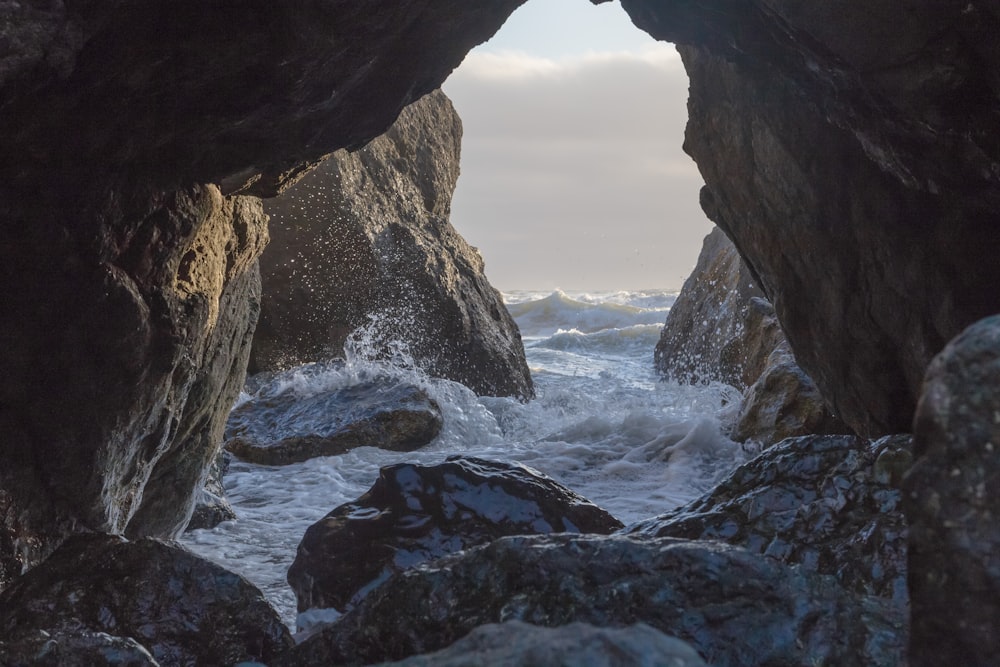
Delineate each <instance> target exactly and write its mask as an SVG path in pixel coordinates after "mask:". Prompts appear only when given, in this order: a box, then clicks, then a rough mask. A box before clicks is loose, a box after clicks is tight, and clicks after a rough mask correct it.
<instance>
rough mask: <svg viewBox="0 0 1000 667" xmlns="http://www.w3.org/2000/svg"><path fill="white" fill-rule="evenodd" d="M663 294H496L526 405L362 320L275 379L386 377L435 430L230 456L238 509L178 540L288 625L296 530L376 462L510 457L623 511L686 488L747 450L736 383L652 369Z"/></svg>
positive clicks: (698, 486)
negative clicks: (433, 362) (293, 454)
mask: <svg viewBox="0 0 1000 667" xmlns="http://www.w3.org/2000/svg"><path fill="white" fill-rule="evenodd" d="M674 296H675V295H674V294H673V293H670V292H665V291H646V292H614V293H606V294H582V293H581V294H577V293H573V294H567V293H564V292H561V291H559V292H555V293H553V294H548V295H546V294H539V293H531V292H518V293H512V294H508V295H505V298H506V300H507V302H508V305H509V307H510V309H511V312H512V314H513V315H514V316H515V319H516V320H517V322H518V325H519V326H520V327H521V331H522V335H523V337H524V343H525V351H526V354H527V356H528V362H529V365H530V367H531V372H532V376H533V378H534V381H535V389H536V392H537V398H536V399H534V400H532V401H530V402H528V403H521V402H519V401H517V400H515V399H509V398H497V397H477V396H476V395H475V394H474V393H473V392H472V391H470V390H469V389H467V388H466V387H464V386H462V385H460V384H457V383H454V382H449V381H447V380H440V379H435V378H430V377H428V376H427V375H425V374H423V373H422V372H421V371H420V370H419V369H418V368H417V366H416V364H415V363H414V360H413V357H412V356H411V355H410V354H409V351H408V350H407V349H406V347H405V346H404V345H402V344H400V343H398V342H395V341H386V340H384V339H383V337H381V336H380V333H379V332H380V331H384V330H385V328H384V327H382V326H381V325H382V323H381V322H380V321H379V320H378V319H377V318H376V319H373V320H372V321H371V322H370V323H369V325H368V326H366V327H363V328H362V329H360V330H359V331H357V332H355V334H354V335H352V337H351V341H350V343H349V345H348V346H347V347H348V349H347V350H346V354H345V363H344V364H338V365H332V364H314V365H308V366H304V367H301V368H299V369H296V370H294V371H292V372H290V373H287V374H285V375H284V376H282V382H285V383H286V384H287V388H288V390H294V391H295V392H297V393H298V395H302V396H308V395H310V394H311V393H315V392H318V391H328V390H331V389H337V388H341V387H345V386H349V385H351V384H355V383H358V382H362V381H367V380H371V379H373V378H376V377H384V376H390V377H394V378H398V379H400V380H402V381H406V382H410V383H412V384H416V385H418V386H420V387H421V388H423V389H424V390H425V391H427V392H428V393H429V394H430V395H431V396H432V397H433V398H434V399H435V400H436V401H437V402H438V404H439V405H440V406H441V409H442V412H443V414H444V424H445V425H444V429H443V430H442V432H441V434H440V435H439V436H438V437H437V438H436V439H435V440H434V442H432V443H431V444H430V445H428V446H426V447H424V448H423V449H421V450H419V451H416V452H410V453H400V452H390V451H384V450H380V449H376V448H374V447H362V448H360V449H356V450H354V451H351V452H349V453H347V454H344V455H341V456H335V457H324V458H317V459H312V460H309V461H305V462H303V463H297V464H293V465H289V466H283V467H266V466H258V465H253V464H249V463H243V462H239V461H234V463H233V465H232V466H231V468H230V471H229V473H228V474H227V476H226V479H225V486H226V489H227V492H228V494H229V499H230V502H231V503H232V504H233V507H234V508H235V509H236V512H237V514H238V515H239V517H240V518H239V519H238V520H236V521H229V522H226V523H223V524H221V525H220V526H218V527H216V528H214V529H212V530H198V531H193V532H191V533H187V534H186V535H185V537H184V542H185V543H186V544H187V546H189V547H190V548H191V549H193V550H194V551H196V552H198V553H200V554H202V555H204V556H206V557H208V558H211V559H212V560H215V561H217V562H219V563H220V564H222V565H224V566H226V567H228V568H230V569H232V570H235V571H237V572H239V573H241V574H243V575H244V576H246V577H247V578H248V579H250V580H251V581H253V582H254V583H255V584H257V585H258V586H260V587H261V589H262V590H263V591H264V593H265V595H267V596H268V598H269V599H270V600H271V601H272V603H273V604H274V605H275V606H276V607H277V609H278V610H279V612H280V613H281V614H282V617H283V618H284V619H285V620H286V622H288V623H289V624H290V625H292V624H293V623H294V619H295V597H294V594H293V593H292V591H291V589H290V588H289V587H288V585H287V584H286V583H285V573H286V571H287V569H288V567H289V565H291V562H292V560H293V559H294V557H295V550H296V548H297V546H298V543H299V540H300V539H301V537H302V535H303V533H304V532H305V530H306V528H308V527H309V526H310V525H311V524H312V523H314V522H316V521H318V520H319V519H320V518H322V517H323V516H324V515H325V514H326V513H328V512H329V511H330V510H332V509H333V508H335V507H337V506H338V505H340V504H342V503H345V502H349V501H351V500H354V499H355V498H357V497H358V496H360V495H361V494H362V493H364V492H365V491H367V490H368V488H369V487H370V486H371V485H372V483H374V481H375V479H376V477H377V474H378V469H379V468H380V467H382V466H386V465H392V464H395V463H401V462H404V461H408V462H414V463H422V464H432V463H437V462H440V461H443V460H444V459H445V458H446V457H447V456H449V455H452V454H468V455H472V456H478V457H482V458H486V459H493V460H500V461H519V462H522V463H525V464H527V465H529V466H531V467H533V468H535V469H537V470H540V471H541V472H543V473H545V474H547V475H549V476H551V477H553V478H555V479H556V480H558V481H559V482H561V483H563V484H565V485H566V486H568V487H570V488H571V489H573V490H575V491H577V492H578V493H581V494H582V495H584V496H586V497H587V498H589V499H590V500H592V501H593V502H595V503H597V504H598V505H600V506H602V507H604V508H605V509H607V510H608V511H610V512H611V513H612V514H614V515H615V516H617V517H618V518H619V519H621V520H622V521H624V522H625V523H629V522H633V521H637V520H640V519H643V518H647V517H650V516H653V515H656V514H659V513H662V512H664V511H666V510H668V509H671V508H673V507H676V506H677V505H679V504H682V503H684V502H687V501H688V500H691V499H693V498H695V497H697V496H698V495H700V494H701V493H703V492H704V491H706V490H708V489H709V488H711V486H712V485H713V484H714V483H715V482H717V481H718V480H719V479H720V478H721V477H722V476H723V475H725V474H726V473H727V472H728V471H729V470H731V469H732V468H733V467H735V466H736V465H738V464H739V463H741V462H743V461H744V460H745V459H746V458H747V453H746V452H744V450H743V449H742V448H741V447H740V446H739V445H738V444H736V443H734V442H732V441H731V440H729V439H728V438H727V437H725V435H724V433H726V432H728V430H729V428H730V427H731V425H732V422H733V420H734V419H735V415H736V412H737V411H738V409H739V401H740V395H739V393H738V392H737V391H736V390H735V389H733V388H732V387H729V386H726V385H721V384H716V385H708V386H682V385H678V384H674V383H664V382H659V381H658V379H657V378H656V376H655V374H654V371H653V363H652V353H653V346H654V345H655V342H656V338H657V336H658V335H659V328H660V327H661V326H662V323H663V320H664V318H665V317H666V313H667V311H668V310H669V307H670V305H671V304H672V303H673V299H674ZM387 351H388V353H387ZM246 398H247V397H246V396H244V397H242V400H246Z"/></svg>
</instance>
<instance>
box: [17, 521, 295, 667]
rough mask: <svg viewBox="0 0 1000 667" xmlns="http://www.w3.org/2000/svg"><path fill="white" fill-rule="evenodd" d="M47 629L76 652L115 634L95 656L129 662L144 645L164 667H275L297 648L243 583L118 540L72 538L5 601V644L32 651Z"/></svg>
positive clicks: (193, 560) (162, 547)
mask: <svg viewBox="0 0 1000 667" xmlns="http://www.w3.org/2000/svg"><path fill="white" fill-rule="evenodd" d="M40 630H42V631H45V632H47V633H48V634H50V635H51V636H53V637H56V638H60V637H61V638H64V639H62V640H59V641H58V642H57V643H59V644H62V643H63V641H65V640H68V641H69V646H70V647H73V646H77V647H79V646H80V644H79V643H78V642H85V643H86V644H90V640H91V639H99V638H98V635H99V633H105V634H107V635H110V636H111V637H110V638H109V639H108V640H107V641H106V642H105V641H104V640H103V639H100V640H99V641H96V642H95V643H96V645H95V646H93V648H92V649H91V650H94V651H100V650H104V647H106V646H107V645H109V644H110V645H112V646H114V645H118V644H119V642H121V643H122V644H123V647H124V648H125V649H127V652H128V656H130V657H136V659H138V657H141V656H142V651H140V650H139V648H140V647H141V648H142V649H145V650H146V651H148V652H149V654H151V655H152V656H153V658H155V660H156V661H157V662H159V663H160V664H163V665H205V666H206V667H207V666H209V665H231V664H234V663H237V662H241V661H244V660H257V661H264V662H267V661H270V660H273V659H275V658H277V657H278V656H279V655H280V654H281V653H282V652H284V651H285V650H287V649H288V648H289V647H290V646H291V644H292V640H291V636H290V635H289V634H288V629H287V628H285V626H284V625H282V623H281V619H280V618H279V617H278V615H277V613H276V612H275V611H274V610H273V609H272V608H271V607H270V606H269V605H268V604H267V602H266V601H265V600H264V597H263V595H262V594H261V592H260V591H258V590H257V589H256V588H254V587H253V586H252V585H251V584H250V583H249V582H247V581H246V580H245V579H243V578H242V577H240V576H239V575H236V574H233V573H232V572H228V571H226V570H224V569H223V568H221V567H219V566H218V565H215V564H214V563H210V562H208V561H206V560H203V559H201V558H199V557H197V556H195V555H194V554H192V553H190V552H188V551H186V550H184V549H182V548H181V547H179V546H176V545H174V544H170V543H165V542H160V541H157V540H154V539H150V538H145V539H140V540H136V541H133V542H128V541H125V540H124V539H122V538H120V537H114V536H109V535H80V536H76V537H72V538H70V539H69V540H67V541H66V542H65V543H64V544H63V545H62V546H61V547H60V548H59V549H58V550H57V551H56V552H55V553H54V554H53V555H52V556H50V557H49V558H48V559H47V560H46V561H45V562H44V563H43V564H42V565H40V566H38V567H36V568H34V569H33V570H31V571H30V572H28V573H27V574H25V575H24V576H22V577H20V578H19V579H18V580H17V581H15V582H14V583H13V584H12V585H11V586H10V587H8V588H7V590H5V591H4V592H3V593H2V594H0V637H3V638H4V641H5V643H7V644H8V645H13V646H14V647H19V646H21V647H23V646H25V645H29V646H30V645H31V644H32V643H34V642H37V641H38V637H39V631H40ZM133 642H134V643H133ZM136 644H138V646H136ZM63 650H68V649H63ZM3 662H4V656H3V654H0V663H3ZM5 664H6V663H5ZM126 664H129V663H126ZM132 664H135V663H132ZM138 664H144V663H141V662H140V663H138Z"/></svg>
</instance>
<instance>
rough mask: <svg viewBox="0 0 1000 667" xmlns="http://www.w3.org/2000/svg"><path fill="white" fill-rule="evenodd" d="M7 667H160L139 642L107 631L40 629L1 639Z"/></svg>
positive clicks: (0, 659)
mask: <svg viewBox="0 0 1000 667" xmlns="http://www.w3.org/2000/svg"><path fill="white" fill-rule="evenodd" d="M0 664H2V665H4V667H94V666H95V665H114V666H115V667H160V663H159V662H157V661H156V659H155V658H154V657H153V656H152V655H150V653H149V651H147V650H146V649H145V648H143V646H142V645H141V644H139V642H137V641H135V640H134V639H132V638H131V637H115V636H112V635H109V634H107V633H106V632H93V631H90V630H79V629H68V630H57V631H55V632H47V631H45V630H38V631H37V632H35V633H33V634H30V633H29V634H28V635H26V636H24V637H21V638H19V639H17V640H16V641H13V642H5V641H2V640H0Z"/></svg>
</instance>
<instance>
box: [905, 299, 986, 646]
mask: <svg viewBox="0 0 1000 667" xmlns="http://www.w3.org/2000/svg"><path fill="white" fill-rule="evenodd" d="M997 378H1000V316H994V317H990V318H987V319H985V320H982V321H980V322H977V323H976V324H974V325H972V326H971V327H969V328H968V329H966V330H965V331H964V332H962V334H961V335H959V336H958V337H957V338H955V340H953V341H952V342H951V343H949V344H948V346H947V347H946V348H945V349H944V350H943V351H942V352H941V354H939V355H938V356H937V357H935V359H934V362H933V363H932V364H931V366H930V368H928V369H927V378H926V380H925V382H924V392H923V395H922V396H921V398H920V405H919V407H918V409H917V416H916V420H915V422H914V425H913V440H914V446H915V455H916V463H915V465H914V466H913V469H912V470H911V471H910V472H909V474H908V475H907V477H906V480H905V487H906V494H905V496H904V498H905V509H906V516H907V518H908V519H909V521H910V559H909V567H910V578H909V582H910V596H911V599H912V606H913V635H912V637H913V642H912V644H911V648H910V650H911V655H912V656H913V658H912V660H913V664H914V665H921V666H922V665H931V664H956V665H958V664H963V665H975V664H978V665H990V664H996V661H997V656H998V655H1000V639H998V638H997V636H996V632H995V630H996V627H997V619H998V618H1000V601H998V600H997V598H996V594H995V592H996V590H997V588H998V586H1000V529H998V527H997V523H996V517H997V516H1000V501H998V500H997V496H996V492H995V488H994V486H995V480H996V476H997V470H998V469H1000V387H998V385H997Z"/></svg>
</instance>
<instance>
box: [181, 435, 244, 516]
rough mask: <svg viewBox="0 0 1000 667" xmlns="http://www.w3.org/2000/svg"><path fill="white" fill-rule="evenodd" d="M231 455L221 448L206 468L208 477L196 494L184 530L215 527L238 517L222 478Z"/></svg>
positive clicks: (227, 467) (226, 470)
mask: <svg viewBox="0 0 1000 667" xmlns="http://www.w3.org/2000/svg"><path fill="white" fill-rule="evenodd" d="M231 459H232V455H231V454H230V453H229V452H227V451H225V450H223V451H221V452H219V454H218V456H216V457H215V461H213V462H212V465H211V467H210V468H209V469H208V479H206V480H205V486H204V487H203V488H202V490H201V493H200V494H199V495H198V496H197V499H196V500H195V504H194V511H193V512H192V513H191V520H190V521H188V525H187V528H185V530H199V529H210V528H215V527H216V526H218V525H219V524H220V523H222V522H223V521H231V520H233V519H236V518H238V517H237V516H236V510H234V509H233V506H232V505H230V504H229V499H228V498H227V497H226V487H225V485H224V484H223V481H222V478H223V476H224V475H225V474H226V472H228V470H229V462H230V460H231Z"/></svg>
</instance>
